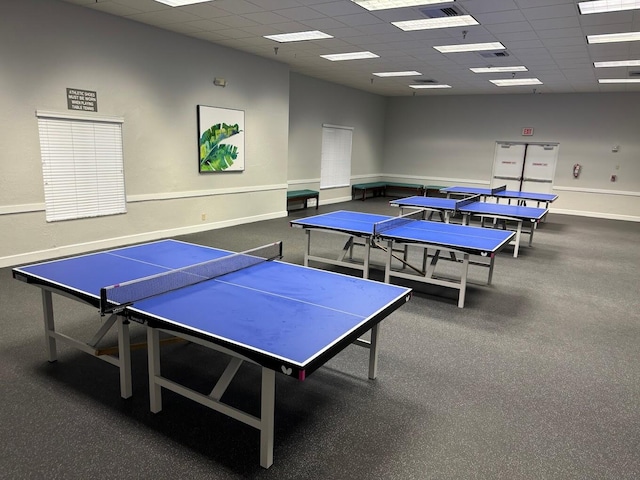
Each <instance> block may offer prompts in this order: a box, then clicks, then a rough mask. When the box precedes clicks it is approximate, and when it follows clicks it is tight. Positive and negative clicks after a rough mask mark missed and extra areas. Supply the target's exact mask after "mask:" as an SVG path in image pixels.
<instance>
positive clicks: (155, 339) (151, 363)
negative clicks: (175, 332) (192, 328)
mask: <svg viewBox="0 0 640 480" xmlns="http://www.w3.org/2000/svg"><path fill="white" fill-rule="evenodd" d="M147 356H148V367H149V408H150V409H151V412H152V413H158V412H159V411H160V410H162V387H161V386H160V384H159V383H157V382H156V378H157V377H160V331H159V330H158V329H155V328H152V327H149V326H147Z"/></svg>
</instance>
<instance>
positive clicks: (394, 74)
mask: <svg viewBox="0 0 640 480" xmlns="http://www.w3.org/2000/svg"><path fill="white" fill-rule="evenodd" d="M373 75H375V76H376V77H419V76H420V75H422V74H421V73H420V72H416V71H413V70H412V71H406V72H378V73H374V74H373Z"/></svg>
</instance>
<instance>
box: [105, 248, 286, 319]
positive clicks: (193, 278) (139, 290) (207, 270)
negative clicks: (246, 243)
mask: <svg viewBox="0 0 640 480" xmlns="http://www.w3.org/2000/svg"><path fill="white" fill-rule="evenodd" d="M281 257H282V242H276V243H271V244H269V245H264V246H262V247H258V248H254V249H251V250H247V251H245V252H241V253H233V254H230V255H226V256H224V257H220V258H216V259H214V260H208V261H206V262H202V263H197V264H194V265H189V266H187V267H183V268H178V269H175V270H169V271H167V272H163V273H159V274H156V275H150V276H148V277H143V278H138V279H135V280H131V281H128V282H122V283H119V284H116V285H111V286H108V287H104V288H101V289H100V312H102V313H107V312H112V311H115V310H118V309H120V308H122V307H126V306H128V305H131V304H132V303H135V302H136V301H140V300H143V299H145V298H150V297H154V296H156V295H161V294H163V293H167V292H170V291H173V290H178V289H180V288H184V287H187V286H189V285H195V284H197V283H200V282H204V281H207V280H211V279H213V278H216V277H221V276H222V275H226V274H228V273H232V272H237V271H239V270H242V269H244V268H248V267H251V266H253V265H257V264H258V263H262V262H266V261H268V260H273V259H276V258H281Z"/></svg>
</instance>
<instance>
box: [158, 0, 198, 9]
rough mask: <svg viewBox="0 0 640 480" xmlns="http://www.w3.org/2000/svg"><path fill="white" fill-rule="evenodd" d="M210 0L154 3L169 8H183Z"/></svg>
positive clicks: (161, 0) (168, 0)
mask: <svg viewBox="0 0 640 480" xmlns="http://www.w3.org/2000/svg"><path fill="white" fill-rule="evenodd" d="M208 1H210V0H156V2H160V3H164V4H165V5H169V6H170V7H184V6H185V5H193V4H194V3H204V2H208Z"/></svg>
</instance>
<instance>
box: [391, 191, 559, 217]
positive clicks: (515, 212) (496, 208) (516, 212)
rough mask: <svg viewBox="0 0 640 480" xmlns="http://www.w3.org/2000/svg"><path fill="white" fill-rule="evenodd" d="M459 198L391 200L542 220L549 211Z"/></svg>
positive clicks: (437, 207)
mask: <svg viewBox="0 0 640 480" xmlns="http://www.w3.org/2000/svg"><path fill="white" fill-rule="evenodd" d="M456 203H457V200H454V199H452V198H437V197H420V196H415V197H408V198H402V199H400V200H394V201H392V202H389V204H390V205H393V206H398V207H416V208H434V209H444V210H455V209H456V208H458V210H459V211H460V212H463V213H466V212H468V213H475V214H485V215H502V216H505V217H514V218H520V219H527V220H540V219H541V218H542V217H544V215H545V214H546V213H547V211H548V210H547V209H546V208H537V207H523V206H520V205H508V204H505V203H493V202H473V203H470V204H467V205H464V206H459V205H456Z"/></svg>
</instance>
